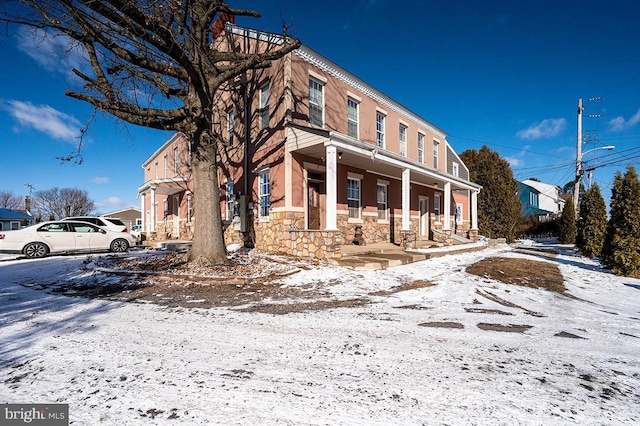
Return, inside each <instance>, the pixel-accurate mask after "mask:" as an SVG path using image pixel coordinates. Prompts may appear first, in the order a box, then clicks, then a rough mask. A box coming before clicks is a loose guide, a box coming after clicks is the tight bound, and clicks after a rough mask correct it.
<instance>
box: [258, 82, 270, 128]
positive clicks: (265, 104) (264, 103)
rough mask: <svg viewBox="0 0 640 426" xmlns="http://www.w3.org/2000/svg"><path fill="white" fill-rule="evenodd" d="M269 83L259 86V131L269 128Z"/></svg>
mask: <svg viewBox="0 0 640 426" xmlns="http://www.w3.org/2000/svg"><path fill="white" fill-rule="evenodd" d="M269 96H270V90H269V82H267V83H265V84H263V85H262V86H260V111H259V115H260V130H262V129H266V128H267V127H269V120H271V112H270V111H269Z"/></svg>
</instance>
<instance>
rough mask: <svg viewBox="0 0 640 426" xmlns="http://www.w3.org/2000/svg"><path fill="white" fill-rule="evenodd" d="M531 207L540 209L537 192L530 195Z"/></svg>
mask: <svg viewBox="0 0 640 426" xmlns="http://www.w3.org/2000/svg"><path fill="white" fill-rule="evenodd" d="M529 205H531V207H538V194H537V193H535V192H530V193H529Z"/></svg>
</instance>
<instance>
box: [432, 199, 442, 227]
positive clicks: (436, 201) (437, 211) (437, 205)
mask: <svg viewBox="0 0 640 426" xmlns="http://www.w3.org/2000/svg"><path fill="white" fill-rule="evenodd" d="M433 213H434V215H435V219H436V222H440V194H435V195H434V196H433Z"/></svg>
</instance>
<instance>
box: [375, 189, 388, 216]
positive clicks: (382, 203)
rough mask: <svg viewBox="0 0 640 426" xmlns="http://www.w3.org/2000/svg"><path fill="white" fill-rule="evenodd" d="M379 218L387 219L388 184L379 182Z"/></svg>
mask: <svg viewBox="0 0 640 426" xmlns="http://www.w3.org/2000/svg"><path fill="white" fill-rule="evenodd" d="M377 198H378V220H387V185H384V184H380V183H379V184H378V190H377Z"/></svg>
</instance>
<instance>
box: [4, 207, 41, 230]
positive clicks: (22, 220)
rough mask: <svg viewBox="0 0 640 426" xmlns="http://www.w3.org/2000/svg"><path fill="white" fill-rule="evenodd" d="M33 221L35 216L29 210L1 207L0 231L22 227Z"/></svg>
mask: <svg viewBox="0 0 640 426" xmlns="http://www.w3.org/2000/svg"><path fill="white" fill-rule="evenodd" d="M33 223H34V219H33V216H31V213H29V211H27V210H13V209H4V208H0V231H9V230H12V229H20V228H22V227H24V226H28V225H32V224H33Z"/></svg>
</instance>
